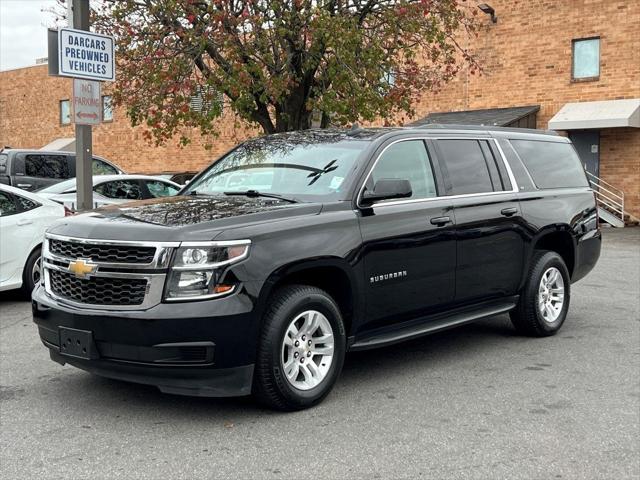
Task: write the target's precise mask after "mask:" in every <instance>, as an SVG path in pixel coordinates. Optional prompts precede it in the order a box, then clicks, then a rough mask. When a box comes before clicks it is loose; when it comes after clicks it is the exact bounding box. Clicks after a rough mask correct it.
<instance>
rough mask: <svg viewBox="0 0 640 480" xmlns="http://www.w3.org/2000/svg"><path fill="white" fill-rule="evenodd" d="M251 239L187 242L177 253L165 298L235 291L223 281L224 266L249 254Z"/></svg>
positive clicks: (193, 296)
mask: <svg viewBox="0 0 640 480" xmlns="http://www.w3.org/2000/svg"><path fill="white" fill-rule="evenodd" d="M250 244H251V241H250V240H237V241H229V242H203V243H199V242H183V243H182V244H181V245H180V247H179V248H178V249H177V251H176V253H175V255H174V257H173V265H172V267H171V271H170V272H169V276H168V279H167V286H166V288H165V300H169V301H176V300H203V299H205V298H213V297H217V296H220V295H224V294H228V293H231V292H233V290H234V288H235V285H224V284H221V283H219V279H220V275H221V273H222V270H223V268H224V267H226V266H228V265H231V264H233V263H237V262H239V261H241V260H244V259H245V258H247V257H248V256H249V246H250Z"/></svg>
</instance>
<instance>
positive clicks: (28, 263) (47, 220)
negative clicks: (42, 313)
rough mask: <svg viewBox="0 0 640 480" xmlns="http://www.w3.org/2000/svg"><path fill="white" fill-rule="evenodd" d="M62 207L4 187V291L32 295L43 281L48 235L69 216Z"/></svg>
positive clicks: (0, 282)
mask: <svg viewBox="0 0 640 480" xmlns="http://www.w3.org/2000/svg"><path fill="white" fill-rule="evenodd" d="M69 213H70V212H68V211H67V210H66V209H65V208H64V207H63V206H62V205H59V204H57V203H55V202H52V201H50V200H46V199H44V198H40V197H38V196H37V195H34V194H33V193H29V192H25V191H24V190H20V189H19V188H14V187H9V186H7V185H2V184H0V291H3V290H13V289H17V288H22V290H23V292H24V293H25V294H31V291H32V290H33V287H34V285H35V284H36V283H38V282H39V281H40V272H41V270H40V253H41V248H42V241H43V240H44V232H45V230H46V229H47V227H49V226H50V225H51V224H52V223H53V222H55V221H56V220H58V219H60V218H64V217H65V215H68V214H69Z"/></svg>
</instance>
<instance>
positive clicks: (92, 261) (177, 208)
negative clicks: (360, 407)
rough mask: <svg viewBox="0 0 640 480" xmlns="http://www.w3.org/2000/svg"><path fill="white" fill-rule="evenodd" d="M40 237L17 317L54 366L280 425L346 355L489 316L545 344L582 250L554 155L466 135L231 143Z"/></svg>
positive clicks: (575, 164)
mask: <svg viewBox="0 0 640 480" xmlns="http://www.w3.org/2000/svg"><path fill="white" fill-rule="evenodd" d="M239 172H240V173H242V174H243V177H242V178H237V181H236V180H234V183H233V189H229V188H230V187H229V184H230V182H229V179H230V178H234V177H236V176H237V174H238V173H239ZM265 174H266V175H265ZM266 177H268V178H266ZM256 185H260V188H261V190H258V189H257V188H255V186H256ZM46 237H47V239H46V244H47V248H46V249H45V252H46V253H45V255H44V282H43V283H42V284H41V285H40V286H39V287H38V288H36V290H35V291H34V293H33V315H34V321H35V323H36V324H37V326H38V330H39V334H40V337H41V339H42V341H43V343H44V345H45V346H46V347H47V348H48V349H50V354H51V358H52V359H53V360H55V361H56V362H59V363H60V364H65V363H69V364H71V365H73V366H76V367H78V368H82V369H84V370H87V371H89V372H93V373H95V374H98V375H104V376H107V377H112V378H117V379H122V380H127V381H131V382H139V383H146V384H151V385H156V386H157V387H158V388H159V389H160V390H162V391H163V392H168V393H175V394H183V395H201V396H231V395H246V394H250V393H253V394H255V395H256V396H257V398H259V399H260V400H262V401H263V402H265V403H266V404H267V405H270V406H271V407H274V408H277V409H282V410H295V409H301V408H306V407H310V406H312V405H315V404H317V403H318V402H320V401H321V400H322V399H323V398H324V397H325V396H326V395H327V394H328V393H329V391H330V390H331V388H332V387H333V385H334V384H335V382H336V380H337V378H338V376H339V374H340V371H341V369H342V365H343V361H344V357H345V353H346V352H347V351H349V350H351V351H354V350H364V349H370V348H375V347H381V346H384V345H390V344H393V343H396V342H400V341H403V340H407V339H412V338H416V337H419V336H422V335H426V334H429V333H433V332H437V331H440V330H443V329H446V328H451V327H455V326H458V325H463V324H466V323H469V322H474V321H477V320H480V319H483V318H486V317H488V316H492V315H497V314H504V313H509V314H510V315H511V320H512V322H513V325H514V326H515V328H516V329H517V331H518V332H521V333H522V334H525V335H531V336H536V337H544V336H547V335H553V334H555V333H556V332H557V331H558V330H559V329H560V328H561V326H562V324H563V323H564V321H565V319H566V317H567V311H568V309H569V300H570V293H571V283H573V282H576V281H578V280H580V279H581V278H583V277H584V276H585V275H587V273H589V271H591V269H592V268H593V267H594V265H595V264H596V262H597V260H598V257H599V255H600V244H601V235H600V231H599V229H598V222H597V212H596V203H595V199H594V193H593V191H592V190H591V189H590V188H589V183H588V182H587V179H586V175H585V172H584V170H583V168H582V165H581V163H580V161H579V159H578V156H577V154H576V152H575V150H574V148H573V146H572V145H571V142H570V141H569V140H568V139H566V138H564V137H561V136H558V135H555V134H553V133H548V132H541V131H535V130H523V129H500V128H483V127H475V128H474V127H455V128H443V127H432V128H429V127H425V128H423V129H356V130H353V131H347V132H345V131H332V130H329V131H313V130H311V131H304V132H296V133H287V134H278V135H273V136H267V137H263V138H259V139H255V140H250V141H248V142H245V143H244V144H242V145H240V146H239V147H237V148H235V149H234V150H232V151H230V152H229V153H228V154H227V155H225V156H224V157H223V158H221V159H220V160H218V161H217V162H215V163H214V164H213V165H212V166H210V167H209V168H208V169H206V170H205V171H204V172H202V173H201V174H199V175H198V176H197V177H196V178H195V179H194V180H193V181H192V182H191V183H190V184H189V185H188V186H187V187H186V188H185V189H184V190H183V191H182V192H181V195H180V196H176V197H172V198H170V199H158V200H148V201H144V202H137V203H130V204H127V205H124V206H118V205H113V206H109V207H106V208H104V209H102V210H99V211H96V212H92V213H90V214H86V215H79V216H77V217H73V218H71V219H69V220H67V221H66V222H65V223H64V224H57V225H55V226H54V227H52V228H51V229H49V231H48V232H47V234H46ZM538 345H539V346H540V348H541V349H542V350H541V355H542V354H543V353H544V352H543V349H544V345H543V344H538ZM499 353H500V352H499V351H497V352H496V354H499Z"/></svg>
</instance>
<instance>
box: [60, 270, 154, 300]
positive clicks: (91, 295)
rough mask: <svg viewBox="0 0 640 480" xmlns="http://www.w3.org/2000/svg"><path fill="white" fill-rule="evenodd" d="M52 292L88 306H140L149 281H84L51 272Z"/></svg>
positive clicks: (128, 279) (113, 278) (99, 279)
mask: <svg viewBox="0 0 640 480" xmlns="http://www.w3.org/2000/svg"><path fill="white" fill-rule="evenodd" d="M49 279H50V282H51V290H52V291H53V293H55V294H56V295H58V296H60V297H63V298H67V299H69V300H73V301H75V302H80V303H85V304H88V305H120V306H125V305H140V304H142V302H143V301H144V297H145V294H146V289H147V281H146V280H144V279H137V278H115V277H93V278H89V279H87V280H82V279H79V278H77V277H75V276H74V275H71V274H68V273H64V272H59V271H57V270H50V271H49Z"/></svg>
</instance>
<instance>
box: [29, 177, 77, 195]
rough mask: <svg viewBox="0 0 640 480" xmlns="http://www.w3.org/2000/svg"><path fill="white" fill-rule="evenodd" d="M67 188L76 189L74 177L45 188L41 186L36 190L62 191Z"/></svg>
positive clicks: (47, 191)
mask: <svg viewBox="0 0 640 480" xmlns="http://www.w3.org/2000/svg"><path fill="white" fill-rule="evenodd" d="M69 189H73V191H75V189H76V179H75V178H70V179H69V180H65V181H64V182H58V183H54V184H53V185H49V186H48V187H47V188H43V189H41V190H38V193H64V192H66V191H67V190H69Z"/></svg>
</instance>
